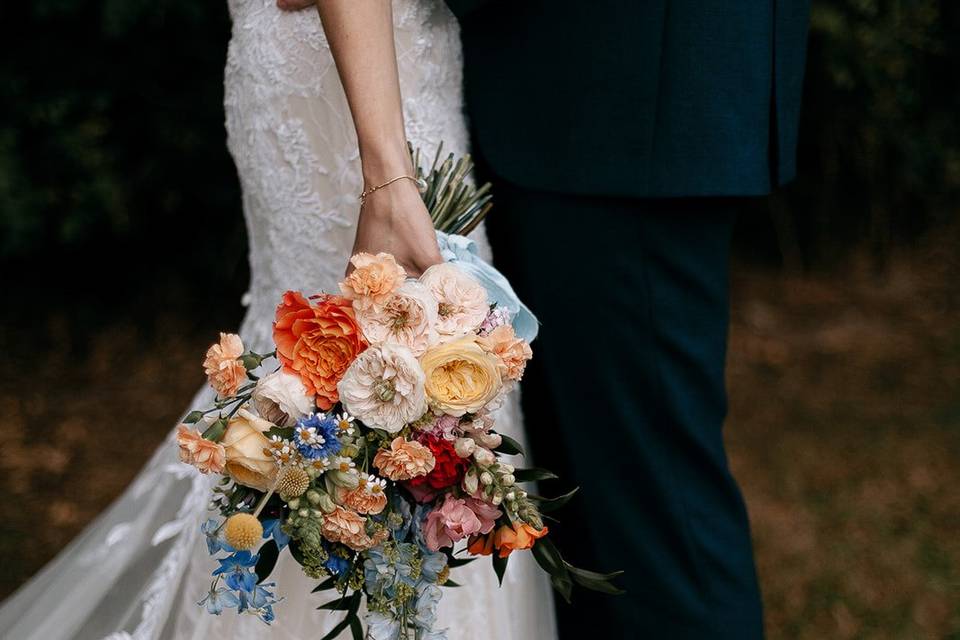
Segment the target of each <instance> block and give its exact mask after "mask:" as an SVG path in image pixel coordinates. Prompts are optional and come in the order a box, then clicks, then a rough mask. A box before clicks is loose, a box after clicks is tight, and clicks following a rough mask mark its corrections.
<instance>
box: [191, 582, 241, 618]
mask: <svg viewBox="0 0 960 640" xmlns="http://www.w3.org/2000/svg"><path fill="white" fill-rule="evenodd" d="M197 604H198V605H200V606H201V607H203V606H206V608H207V611H208V612H209V613H212V614H213V615H215V616H218V615H220V613H221V612H222V611H223V609H224V607H228V608H229V607H237V606H239V605H240V599H239V598H238V597H237V596H236V595H234V593H233V592H232V591H227V590H226V589H224V588H223V587H220V588H219V589H210V591H209V592H208V593H207V595H206V597H205V598H204V599H203V600H201V601H200V602H198V603H197Z"/></svg>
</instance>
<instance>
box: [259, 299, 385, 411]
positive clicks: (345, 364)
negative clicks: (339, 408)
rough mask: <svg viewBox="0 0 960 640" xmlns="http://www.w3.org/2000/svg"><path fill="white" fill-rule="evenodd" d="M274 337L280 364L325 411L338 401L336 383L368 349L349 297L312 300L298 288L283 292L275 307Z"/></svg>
mask: <svg viewBox="0 0 960 640" xmlns="http://www.w3.org/2000/svg"><path fill="white" fill-rule="evenodd" d="M273 341H274V342H275V343H276V345H277V358H279V360H280V362H282V363H283V366H284V367H285V368H286V369H287V370H288V371H290V372H291V373H295V374H297V375H298V376H300V380H301V382H303V386H304V387H305V388H306V391H307V393H309V394H312V395H316V403H317V406H318V407H320V408H321V409H323V410H324V411H326V410H328V409H330V408H331V407H332V406H333V405H334V404H336V402H337V401H338V400H339V397H340V396H339V394H338V392H337V383H339V382H340V379H341V378H342V377H343V374H344V373H345V372H346V370H347V369H348V368H349V367H350V364H351V363H352V362H353V361H354V360H356V358H357V356H358V355H359V354H360V353H361V352H362V351H363V350H364V349H366V348H367V343H366V341H365V340H364V339H363V335H362V334H361V333H360V328H359V327H358V326H357V321H356V318H355V317H354V313H353V307H352V306H351V305H350V301H349V300H347V299H346V298H342V297H340V296H331V295H325V296H318V301H317V303H316V304H311V303H310V302H309V301H308V300H307V299H306V298H304V297H303V295H302V294H300V293H299V292H297V291H287V292H286V293H284V294H283V301H282V302H281V303H280V305H279V306H278V307H277V319H276V322H274V323H273Z"/></svg>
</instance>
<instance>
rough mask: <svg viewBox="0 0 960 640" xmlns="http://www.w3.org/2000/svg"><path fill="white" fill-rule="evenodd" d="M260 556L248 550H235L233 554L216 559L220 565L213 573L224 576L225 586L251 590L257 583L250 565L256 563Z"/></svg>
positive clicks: (237, 589)
mask: <svg viewBox="0 0 960 640" xmlns="http://www.w3.org/2000/svg"><path fill="white" fill-rule="evenodd" d="M259 559H260V557H259V556H257V555H254V554H251V553H250V552H249V551H237V552H236V553H234V554H233V555H229V556H227V557H226V558H221V559H219V560H217V562H219V563H220V566H219V567H218V568H217V569H215V570H214V572H213V575H215V576H219V575H224V576H226V580H225V582H226V583H227V586H228V587H230V588H231V589H234V590H236V591H247V592H249V591H252V590H253V587H254V586H255V585H256V584H257V574H255V573H254V572H253V570H252V569H251V567H253V566H255V565H256V564H257V560H259Z"/></svg>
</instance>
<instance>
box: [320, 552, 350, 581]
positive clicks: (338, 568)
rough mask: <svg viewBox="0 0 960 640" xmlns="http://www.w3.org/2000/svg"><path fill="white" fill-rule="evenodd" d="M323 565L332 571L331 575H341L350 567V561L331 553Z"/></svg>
mask: <svg viewBox="0 0 960 640" xmlns="http://www.w3.org/2000/svg"><path fill="white" fill-rule="evenodd" d="M323 566H324V567H326V569H327V571H329V572H330V575H332V576H341V575H343V574H344V573H346V572H347V571H348V570H349V569H350V561H349V560H347V559H346V558H341V557H340V556H338V555H335V554H332V553H331V554H330V557H329V558H327V561H326V562H324V563H323Z"/></svg>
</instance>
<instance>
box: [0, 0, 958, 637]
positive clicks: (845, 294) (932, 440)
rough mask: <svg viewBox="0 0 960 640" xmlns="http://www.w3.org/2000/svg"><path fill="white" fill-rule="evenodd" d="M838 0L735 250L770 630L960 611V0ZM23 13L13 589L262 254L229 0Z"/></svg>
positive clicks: (184, 397) (113, 490)
mask: <svg viewBox="0 0 960 640" xmlns="http://www.w3.org/2000/svg"><path fill="white" fill-rule="evenodd" d="M813 5H814V8H813V14H812V29H811V37H810V47H809V62H808V71H807V77H806V95H805V104H804V113H803V122H802V128H801V141H802V145H801V150H800V163H801V170H800V177H799V179H798V180H797V182H796V183H795V184H794V185H792V186H791V187H790V188H789V189H787V190H785V191H783V192H782V193H779V194H777V195H776V196H774V197H772V198H769V199H765V200H762V201H758V202H757V203H756V206H755V207H754V208H753V209H752V210H751V211H748V212H746V213H745V215H744V217H743V219H742V221H741V224H740V227H739V229H738V233H737V240H736V243H737V253H736V256H737V257H736V264H735V267H734V274H733V282H734V299H733V326H732V329H731V348H730V356H729V384H730V393H731V417H730V421H729V425H728V428H727V438H728V442H729V447H730V455H731V458H732V464H733V466H734V470H735V473H736V475H737V477H738V478H739V479H740V482H741V484H742V486H743V489H744V492H745V494H746V497H747V501H748V504H749V507H750V511H751V519H752V521H753V526H754V535H755V542H756V547H757V553H758V559H759V569H760V574H761V581H762V584H763V589H764V594H765V600H766V607H767V626H768V632H769V637H770V638H771V639H772V640H779V639H795V638H796V639H817V640H822V639H826V638H829V639H846V638H870V639H901V638H902V639H928V638H929V639H938V640H948V639H949V640H958V639H960V463H958V460H960V281H958V277H957V274H958V266H960V200H958V196H960V118H958V115H960V82H958V78H960V3H957V2H951V1H949V0H940V1H937V0H815V1H814V3H813ZM0 24H2V25H3V37H2V38H0V50H2V52H3V55H2V56H0V273H2V274H3V275H2V281H3V287H2V290H0V297H2V306H0V491H2V493H3V495H4V496H5V498H4V500H2V501H0V559H2V560H0V561H2V563H3V567H4V571H3V572H2V574H0V597H2V596H4V595H6V594H9V593H10V592H12V591H13V590H14V589H15V588H16V587H17V586H18V585H19V584H21V583H22V582H23V581H24V580H26V579H27V578H28V577H29V576H30V575H31V574H32V573H33V572H35V571H36V570H37V569H39V568H40V567H41V566H42V565H43V564H44V563H45V562H46V561H47V560H49V559H50V558H51V557H52V556H53V555H54V554H55V553H56V552H57V551H58V550H59V549H60V548H61V547H62V546H63V545H64V544H66V543H67V542H68V541H69V540H70V539H71V538H72V537H73V536H74V535H76V534H77V533H78V532H79V531H80V530H81V529H82V527H83V526H84V524H85V523H87V522H88V521H89V520H90V519H91V518H93V517H94V516H95V515H96V514H97V513H98V512H99V511H100V510H102V509H103V508H104V507H105V506H107V504H109V502H110V501H111V500H112V499H113V498H114V497H116V496H117V495H118V494H119V493H120V492H121V491H122V490H123V489H124V487H126V485H127V484H128V483H129V482H130V480H131V479H132V477H133V476H134V475H135V474H136V473H137V471H138V470H139V469H140V467H141V465H142V464H143V463H144V462H145V461H146V459H147V457H148V456H149V455H150V454H151V452H152V451H153V450H154V449H155V448H156V447H157V446H158V445H159V444H160V443H161V442H162V440H163V438H164V437H165V435H166V434H167V433H168V431H169V430H170V429H171V428H172V427H173V426H174V421H176V420H177V419H178V417H179V416H180V415H181V414H182V412H183V411H184V410H185V409H186V408H187V406H186V405H187V403H188V402H189V401H190V398H191V397H192V394H193V393H194V392H195V391H196V390H197V389H198V388H199V387H200V385H201V384H202V382H203V374H202V371H201V368H200V361H201V359H202V353H203V350H204V349H205V348H206V346H207V345H208V344H209V343H210V342H212V341H213V339H214V338H215V336H216V332H217V331H218V330H220V329H225V328H234V327H236V326H237V324H238V322H239V320H240V318H241V316H242V313H243V309H242V307H241V305H240V299H241V296H242V294H243V292H244V290H245V286H246V281H247V266H246V249H245V247H246V245H245V242H246V241H245V237H244V228H243V222H242V218H241V212H240V200H239V193H238V185H237V179H236V175H235V172H234V168H233V165H232V163H231V161H230V158H229V156H228V155H227V152H226V149H225V146H224V141H225V133H224V129H223V112H222V106H221V100H222V69H223V65H224V58H225V47H226V42H227V38H228V34H229V21H228V17H227V8H226V5H225V3H223V2H197V1H196V0H150V1H147V0H30V1H29V2H24V1H18V2H8V3H4V5H3V6H2V7H0ZM491 215H496V210H495V209H494V212H493V213H492V214H491Z"/></svg>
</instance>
